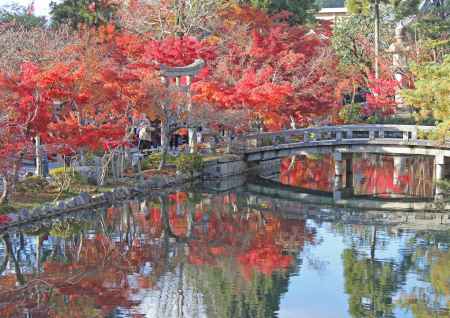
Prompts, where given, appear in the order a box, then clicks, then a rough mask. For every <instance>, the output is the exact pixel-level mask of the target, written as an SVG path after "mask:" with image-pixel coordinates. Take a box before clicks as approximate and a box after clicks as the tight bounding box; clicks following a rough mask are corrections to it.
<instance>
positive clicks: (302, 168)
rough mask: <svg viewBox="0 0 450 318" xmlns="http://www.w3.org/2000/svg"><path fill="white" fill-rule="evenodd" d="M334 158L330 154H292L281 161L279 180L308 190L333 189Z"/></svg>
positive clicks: (329, 190)
mask: <svg viewBox="0 0 450 318" xmlns="http://www.w3.org/2000/svg"><path fill="white" fill-rule="evenodd" d="M333 180H334V160H333V157H332V156H331V155H330V154H327V155H310V156H293V157H292V158H286V159H284V160H282V161H281V171H280V182H281V183H283V184H286V185H291V186H296V187H300V188H305V189H309V190H318V191H324V192H332V191H333Z"/></svg>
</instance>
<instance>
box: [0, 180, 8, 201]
mask: <svg viewBox="0 0 450 318" xmlns="http://www.w3.org/2000/svg"><path fill="white" fill-rule="evenodd" d="M2 181H3V190H2V196H1V197H0V204H4V203H7V202H8V199H9V183H8V179H7V178H6V177H5V176H2Z"/></svg>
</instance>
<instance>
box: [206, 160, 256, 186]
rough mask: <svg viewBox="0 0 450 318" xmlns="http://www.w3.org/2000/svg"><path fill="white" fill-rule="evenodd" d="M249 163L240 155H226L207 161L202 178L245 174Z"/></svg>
mask: <svg viewBox="0 0 450 318" xmlns="http://www.w3.org/2000/svg"><path fill="white" fill-rule="evenodd" d="M247 170H248V167H247V163H246V162H245V161H244V160H243V159H242V158H241V157H240V156H226V157H222V158H218V159H214V160H209V161H207V162H206V163H205V165H204V168H203V171H202V178H203V179H205V180H209V179H218V178H226V177H231V176H237V175H242V174H245V173H246V172H247Z"/></svg>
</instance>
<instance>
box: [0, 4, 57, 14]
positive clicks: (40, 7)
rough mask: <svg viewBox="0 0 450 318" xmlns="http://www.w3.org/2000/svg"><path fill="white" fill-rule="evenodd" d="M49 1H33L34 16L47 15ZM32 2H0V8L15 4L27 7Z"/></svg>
mask: <svg viewBox="0 0 450 318" xmlns="http://www.w3.org/2000/svg"><path fill="white" fill-rule="evenodd" d="M50 1H51V0H35V1H34V9H35V13H36V15H48V11H49V8H48V5H49V3H50ZM31 2H32V0H0V6H3V5H10V4H13V3H17V4H20V5H23V6H25V7H27V6H29V5H30V3H31Z"/></svg>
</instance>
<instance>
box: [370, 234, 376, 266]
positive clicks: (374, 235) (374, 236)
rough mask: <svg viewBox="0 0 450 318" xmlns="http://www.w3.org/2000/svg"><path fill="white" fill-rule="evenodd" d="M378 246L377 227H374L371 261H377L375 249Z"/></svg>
mask: <svg viewBox="0 0 450 318" xmlns="http://www.w3.org/2000/svg"><path fill="white" fill-rule="evenodd" d="M376 246H377V227H376V226H374V227H373V231H372V240H371V242H370V259H371V260H372V261H374V260H375V248H376Z"/></svg>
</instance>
